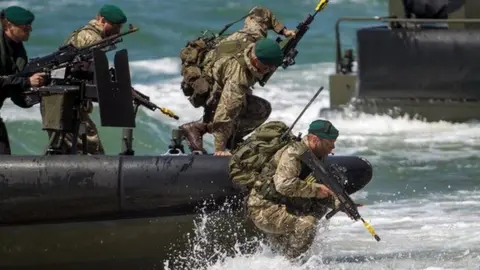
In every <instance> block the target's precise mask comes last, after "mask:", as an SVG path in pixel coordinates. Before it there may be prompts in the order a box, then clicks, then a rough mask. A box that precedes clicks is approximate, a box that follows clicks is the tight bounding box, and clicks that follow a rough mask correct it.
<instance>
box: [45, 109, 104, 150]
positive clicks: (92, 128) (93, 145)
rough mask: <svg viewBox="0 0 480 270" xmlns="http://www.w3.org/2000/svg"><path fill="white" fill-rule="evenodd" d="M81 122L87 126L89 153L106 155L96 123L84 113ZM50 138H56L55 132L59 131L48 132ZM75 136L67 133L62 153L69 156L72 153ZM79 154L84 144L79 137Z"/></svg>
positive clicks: (81, 115)
mask: <svg viewBox="0 0 480 270" xmlns="http://www.w3.org/2000/svg"><path fill="white" fill-rule="evenodd" d="M80 117H81V120H82V121H83V122H84V123H85V126H86V130H85V132H86V135H87V136H86V137H87V140H86V141H87V153H88V154H90V155H104V154H105V151H104V149H103V145H102V142H101V141H100V136H99V135H98V130H97V126H96V125H95V123H94V122H93V121H92V119H91V118H90V115H89V113H88V112H86V111H85V112H82V113H81V114H80ZM47 132H48V136H49V138H52V136H54V133H55V132H59V131H50V130H49V131H47ZM73 137H74V135H73V133H65V135H64V137H63V141H62V143H61V145H62V146H61V151H62V153H65V154H68V153H70V150H71V148H72V144H73V140H74V138H73ZM76 149H77V154H80V155H81V154H82V152H83V142H82V138H81V136H80V135H79V136H78V137H77V147H76Z"/></svg>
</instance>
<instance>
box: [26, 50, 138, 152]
mask: <svg viewBox="0 0 480 270" xmlns="http://www.w3.org/2000/svg"><path fill="white" fill-rule="evenodd" d="M107 43H108V42H107ZM101 47H103V46H101ZM76 52H77V53H78V54H79V55H76V56H75V55H73V54H72V55H71V57H70V59H73V61H76V60H75V59H79V58H78V57H80V58H81V57H84V58H83V59H91V61H90V63H89V70H83V72H85V74H87V75H86V76H81V77H80V76H78V77H72V76H71V74H72V73H69V75H67V73H66V72H65V70H66V69H70V68H72V67H74V66H73V65H72V64H69V63H68V62H61V63H60V64H59V62H56V63H55V62H48V63H46V62H44V65H43V66H38V67H39V68H42V69H48V68H51V69H55V70H58V69H57V68H58V67H59V66H63V67H62V68H61V69H64V71H63V72H55V77H53V76H52V81H51V82H50V84H48V85H47V86H42V87H38V88H37V87H36V88H32V89H31V90H30V91H26V92H24V95H26V96H27V97H34V98H35V97H37V98H38V99H40V97H41V98H42V104H41V106H48V108H46V109H45V110H44V114H45V115H43V117H42V128H43V129H44V130H47V131H49V132H52V133H53V134H52V135H51V138H50V142H49V145H48V148H47V150H46V153H45V154H63V152H64V151H63V150H62V149H63V145H62V142H63V138H64V137H65V136H66V134H67V133H72V134H73V138H77V137H78V136H79V135H80V137H81V138H82V142H83V153H84V154H86V153H87V149H86V123H85V119H83V117H82V114H83V113H84V112H85V109H86V108H85V106H87V104H88V103H89V101H97V102H98V105H99V111H100V120H101V125H102V126H109V127H123V128H134V127H135V114H134V110H133V97H132V90H131V89H132V85H131V79H130V69H129V61H128V53H127V50H126V49H123V50H120V51H118V52H116V53H115V57H114V66H115V69H114V70H115V73H116V75H117V76H116V78H117V79H116V80H111V76H110V70H109V63H108V59H107V56H106V51H104V50H101V48H100V47H90V48H89V50H88V52H87V51H84V50H83V49H81V50H77V51H76ZM76 63H78V64H79V63H80V62H76ZM39 71H40V70H39V69H37V70H36V71H34V72H39ZM52 74H53V73H52ZM76 75H78V74H76ZM76 148H77V140H76V139H73V141H72V146H71V148H70V154H76V152H77V149H76Z"/></svg>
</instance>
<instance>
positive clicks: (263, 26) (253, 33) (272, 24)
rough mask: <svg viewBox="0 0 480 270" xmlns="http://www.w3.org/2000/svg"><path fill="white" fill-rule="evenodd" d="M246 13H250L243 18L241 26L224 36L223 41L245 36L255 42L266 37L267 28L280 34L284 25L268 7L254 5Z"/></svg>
mask: <svg viewBox="0 0 480 270" xmlns="http://www.w3.org/2000/svg"><path fill="white" fill-rule="evenodd" d="M248 13H249V14H250V13H252V14H251V15H250V16H248V17H246V18H245V24H244V26H243V28H242V29H240V30H238V31H236V32H234V33H232V34H231V35H230V36H228V37H227V38H225V39H224V40H225V41H226V40H234V39H243V38H247V39H249V40H250V41H252V42H256V41H257V40H260V39H262V38H266V37H267V31H268V30H273V31H275V33H277V34H282V31H283V29H285V25H283V24H282V23H280V22H279V21H278V20H277V18H276V17H275V15H274V14H273V13H272V12H271V11H270V10H269V9H268V8H265V7H261V6H255V7H253V8H252V9H251V10H250V11H249V12H248Z"/></svg>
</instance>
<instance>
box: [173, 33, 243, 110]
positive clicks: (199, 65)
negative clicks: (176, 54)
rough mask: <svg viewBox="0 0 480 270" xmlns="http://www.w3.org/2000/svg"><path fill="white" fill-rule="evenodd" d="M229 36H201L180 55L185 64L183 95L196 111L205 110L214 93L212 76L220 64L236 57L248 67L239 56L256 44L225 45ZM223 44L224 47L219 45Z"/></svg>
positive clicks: (240, 42)
mask: <svg viewBox="0 0 480 270" xmlns="http://www.w3.org/2000/svg"><path fill="white" fill-rule="evenodd" d="M223 39H225V36H219V37H207V36H205V35H204V36H201V37H199V38H196V39H194V40H190V41H188V42H187V45H186V46H185V47H184V48H183V49H182V50H181V51H180V59H181V60H182V69H181V75H182V76H183V80H182V82H181V88H182V91H183V94H184V95H185V96H187V97H188V100H189V101H190V103H191V104H192V105H193V107H195V108H198V107H201V106H205V105H206V103H207V100H208V98H209V96H210V93H211V91H212V89H213V84H214V80H213V78H211V76H210V75H209V74H208V72H207V71H208V70H210V69H211V67H212V66H213V63H215V61H216V60H218V59H220V58H222V57H225V56H232V57H235V58H236V59H237V60H238V61H239V63H240V64H242V65H245V60H244V59H243V57H239V53H240V52H243V50H244V49H245V48H246V47H247V46H248V45H249V44H251V43H252V41H251V40H229V41H224V42H221V41H222V40H223ZM220 42H221V43H220ZM219 43H220V44H219Z"/></svg>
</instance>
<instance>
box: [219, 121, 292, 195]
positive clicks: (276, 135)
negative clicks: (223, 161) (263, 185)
mask: <svg viewBox="0 0 480 270" xmlns="http://www.w3.org/2000/svg"><path fill="white" fill-rule="evenodd" d="M288 129H289V127H288V126H287V125H286V124H285V123H284V122H282V121H270V122H267V123H265V124H263V125H261V126H259V127H257V128H256V129H255V130H254V131H253V133H252V135H251V136H250V137H249V138H247V139H246V140H245V141H244V142H243V143H242V144H240V145H239V146H238V147H237V148H236V149H235V150H233V151H232V152H231V153H232V157H231V159H230V161H229V164H228V168H229V173H230V179H231V181H232V182H233V183H234V184H236V185H238V186H240V187H244V188H247V189H248V190H250V189H251V188H252V187H253V184H254V183H255V181H257V180H260V178H259V175H260V173H261V171H262V169H263V168H264V167H265V166H266V165H267V163H268V162H269V161H270V159H271V158H272V157H273V155H275V153H276V152H277V151H278V150H280V149H281V148H283V147H284V146H286V145H287V144H289V143H291V142H292V140H293V139H294V138H295V136H294V135H293V133H292V132H291V131H290V133H289V134H288V135H287V136H286V138H284V139H283V140H280V137H281V136H282V135H283V133H285V132H286V131H287V130H288Z"/></svg>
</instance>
